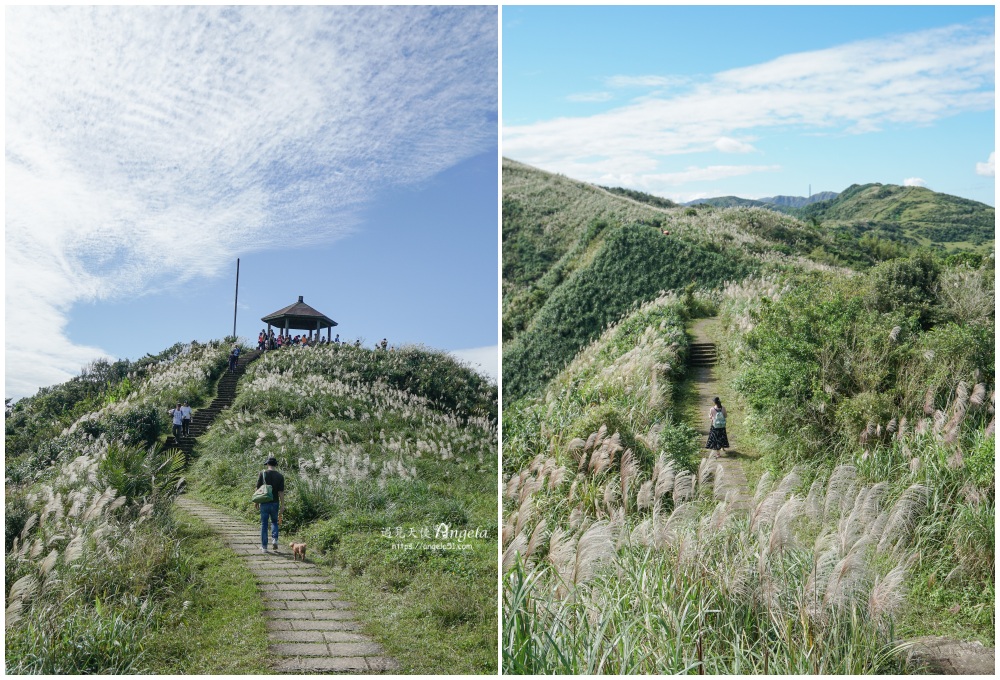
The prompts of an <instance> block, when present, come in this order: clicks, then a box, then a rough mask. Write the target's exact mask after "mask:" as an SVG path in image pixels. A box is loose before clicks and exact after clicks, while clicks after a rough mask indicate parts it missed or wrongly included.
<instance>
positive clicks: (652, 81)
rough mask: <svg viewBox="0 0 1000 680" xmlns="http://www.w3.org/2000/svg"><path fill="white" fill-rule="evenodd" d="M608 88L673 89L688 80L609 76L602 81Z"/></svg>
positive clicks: (674, 77) (668, 77)
mask: <svg viewBox="0 0 1000 680" xmlns="http://www.w3.org/2000/svg"><path fill="white" fill-rule="evenodd" d="M604 82H605V83H606V84H607V86H608V87H621V88H625V87H645V88H650V87H675V86H678V85H685V84H687V83H689V82H690V79H689V78H687V77H683V76H610V77H608V78H605V79H604Z"/></svg>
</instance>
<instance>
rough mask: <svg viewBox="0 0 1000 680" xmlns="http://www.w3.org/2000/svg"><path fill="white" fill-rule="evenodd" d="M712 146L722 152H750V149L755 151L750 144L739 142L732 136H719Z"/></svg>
mask: <svg viewBox="0 0 1000 680" xmlns="http://www.w3.org/2000/svg"><path fill="white" fill-rule="evenodd" d="M713 146H714V147H715V148H716V149H717V150H718V151H721V152H723V153H750V152H751V151H756V149H754V148H753V145H752V144H747V143H746V142H741V141H740V140H738V139H733V138H732V137H719V138H718V139H717V140H715V144H713Z"/></svg>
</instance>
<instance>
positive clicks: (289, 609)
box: [177, 496, 400, 674]
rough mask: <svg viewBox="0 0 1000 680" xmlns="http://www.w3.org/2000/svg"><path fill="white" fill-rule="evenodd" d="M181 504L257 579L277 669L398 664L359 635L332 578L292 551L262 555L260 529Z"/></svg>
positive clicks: (370, 668) (340, 669)
mask: <svg viewBox="0 0 1000 680" xmlns="http://www.w3.org/2000/svg"><path fill="white" fill-rule="evenodd" d="M177 505H178V506H180V507H181V508H183V509H184V510H186V511H188V512H190V513H191V514H192V515H195V516H196V517H199V518H201V519H202V520H204V521H205V522H206V523H207V524H208V525H209V526H211V527H212V528H213V529H214V530H215V531H217V532H218V533H219V535H220V536H221V537H222V540H223V541H224V542H225V544H226V545H227V546H228V547H229V548H230V549H231V550H232V551H233V552H235V553H236V554H237V555H239V556H240V557H242V558H243V559H244V560H245V561H246V563H247V566H249V568H250V571H252V572H253V573H254V575H255V576H256V577H257V583H258V585H259V587H260V591H261V597H263V598H264V600H265V602H266V603H267V605H268V607H267V610H266V611H265V616H266V617H267V629H268V641H269V642H270V644H269V645H268V651H269V652H270V655H271V658H272V659H274V664H273V665H274V669H275V670H276V671H278V672H284V673H352V674H358V673H384V672H393V671H398V670H399V667H400V666H399V663H398V662H397V661H396V660H395V659H392V658H389V657H388V656H386V655H385V650H383V649H382V646H381V645H379V644H378V643H376V642H373V641H372V640H371V639H370V638H368V637H367V636H365V635H363V634H362V633H360V632H359V631H360V630H361V625H360V624H359V623H358V620H357V619H356V618H355V616H354V612H353V611H351V608H352V605H351V603H350V602H347V601H345V600H343V599H341V597H340V595H339V594H338V593H337V592H336V591H335V590H334V589H333V587H332V586H331V583H330V579H329V577H328V576H326V575H325V574H324V573H323V572H322V571H320V569H319V568H318V567H316V566H314V565H312V564H310V563H308V562H296V561H294V560H293V559H292V555H291V551H290V549H289V548H288V547H287V544H286V546H285V547H283V548H280V550H279V552H278V553H274V552H272V551H268V553H267V554H264V553H262V552H261V551H260V526H259V525H253V524H249V523H247V522H243V521H240V520H238V519H235V518H233V517H231V516H230V515H227V514H225V513H223V512H222V511H220V510H216V509H215V508H212V507H210V506H208V505H205V504H204V503H200V502H198V501H196V500H194V499H193V498H188V497H185V496H181V497H180V498H178V499H177Z"/></svg>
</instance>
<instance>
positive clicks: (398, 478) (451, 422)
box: [193, 347, 496, 673]
mask: <svg viewBox="0 0 1000 680" xmlns="http://www.w3.org/2000/svg"><path fill="white" fill-rule="evenodd" d="M495 418H496V388H495V387H493V388H491V387H490V386H488V385H487V384H486V383H485V382H484V381H483V380H482V379H481V378H479V377H478V376H476V375H475V374H473V373H471V372H470V371H468V370H467V369H464V368H461V367H459V366H458V365H457V364H455V363H454V362H453V361H452V360H450V359H448V358H447V357H445V356H442V355H437V354H433V353H429V352H424V351H421V350H417V349H409V348H404V350H403V351H400V352H376V351H370V350H367V349H356V348H353V347H342V348H312V349H308V350H289V351H285V350H282V351H281V352H279V353H275V354H268V355H266V356H265V357H264V358H262V359H260V360H258V362H256V363H255V364H254V365H253V366H252V367H251V368H250V370H249V372H248V374H247V375H246V376H245V377H244V378H243V383H242V386H241V390H240V394H239V397H238V398H237V401H236V403H235V404H234V406H233V409H231V410H230V411H228V412H227V413H225V414H224V415H223V416H222V417H221V418H220V420H219V421H217V422H216V424H215V425H214V426H213V428H212V430H211V431H210V432H209V433H208V434H207V435H206V437H205V439H204V441H203V443H202V445H201V446H200V448H199V449H198V450H197V455H198V456H199V458H198V460H197V462H196V463H195V466H194V473H193V476H194V477H196V478H198V479H199V480H200V484H199V485H198V487H197V490H196V492H197V493H198V494H199V495H200V496H202V497H203V498H205V499H207V500H209V501H211V502H214V503H216V504H219V505H222V506H224V507H227V508H230V509H232V510H234V511H235V512H237V513H239V514H241V515H243V516H245V517H247V518H248V519H251V520H252V519H253V514H252V506H249V504H248V502H247V494H248V491H249V486H250V485H251V484H252V479H253V478H254V475H255V474H256V472H257V470H258V468H259V466H260V463H261V461H262V460H263V459H264V457H265V456H266V454H268V453H273V454H275V455H276V456H277V458H278V460H279V467H280V469H282V470H283V471H284V473H285V475H286V484H287V489H288V491H287V495H286V509H285V511H284V521H285V523H284V525H283V528H284V529H285V530H286V531H289V532H295V533H296V534H297V535H298V536H301V537H302V538H304V539H305V540H306V541H307V542H308V543H309V545H310V547H311V548H312V549H313V550H314V552H312V553H311V554H312V555H315V556H317V559H319V560H321V561H322V562H323V563H325V564H327V565H329V566H334V567H336V568H338V569H339V570H340V575H339V576H338V578H337V582H338V586H339V587H341V588H343V589H344V591H345V592H346V593H347V594H348V596H350V597H351V599H352V600H354V601H355V603H356V604H357V606H358V609H359V612H360V613H361V618H362V619H363V620H365V621H366V622H367V624H366V625H367V626H368V632H369V633H371V634H372V635H373V636H374V637H375V638H376V639H378V640H379V641H380V642H382V643H383V645H384V646H385V647H386V648H387V650H388V652H389V653H390V654H391V655H393V656H394V657H396V658H397V659H399V661H400V662H401V663H402V664H403V667H404V669H405V670H406V671H407V672H424V673H435V672H437V673H441V672H468V673H478V672H491V671H493V672H495V670H496V645H495V640H496V609H495V602H496V590H495V583H496V535H495V526H496V523H495V522H496V519H495V518H496V502H495V498H496V440H495V435H496V429H495ZM467 419H468V422H466V420H467ZM491 422H492V423H493V424H492V425H491V424H490V423H491ZM247 480H251V481H249V482H248V481H247ZM441 523H447V524H448V525H449V526H450V528H451V529H458V530H461V529H471V530H475V529H477V528H479V529H484V530H486V532H487V534H488V537H487V538H479V539H474V540H469V541H467V543H468V544H469V545H471V546H472V549H471V550H463V551H441V550H438V549H436V548H435V546H436V545H439V544H441V543H443V541H436V540H435V539H434V538H433V536H432V537H430V538H424V539H420V538H416V539H413V538H409V537H407V538H406V539H405V540H399V539H396V538H392V537H387V536H385V535H384V534H385V532H386V530H391V531H392V532H395V530H396V528H397V527H399V528H400V529H401V530H402V531H403V533H404V535H406V536H408V534H409V531H410V530H411V529H412V530H414V532H415V533H416V534H417V535H418V536H419V533H420V531H421V530H422V529H427V530H429V531H430V532H431V533H432V534H433V532H434V531H435V529H436V528H437V526H438V525H440V524H441ZM404 542H405V543H410V544H412V549H405V550H404V549H400V548H398V547H397V546H396V544H398V543H404Z"/></svg>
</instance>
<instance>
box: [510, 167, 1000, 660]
mask: <svg viewBox="0 0 1000 680" xmlns="http://www.w3.org/2000/svg"><path fill="white" fill-rule="evenodd" d="M505 171H506V172H509V173H510V175H511V176H512V177H514V178H516V181H514V182H512V184H513V186H514V187H515V188H516V191H512V192H511V193H510V194H508V192H507V189H506V186H505V192H504V193H505V213H504V218H505V219H504V239H505V244H506V243H507V242H508V241H511V242H514V241H516V240H518V239H523V240H524V241H526V242H538V239H540V238H541V237H542V236H543V235H544V236H545V238H547V239H549V240H550V241H551V242H555V241H556V240H558V238H563V239H566V243H567V245H566V246H565V247H564V248H563V249H562V250H561V251H559V257H558V258H557V259H555V260H551V261H547V262H538V261H535V262H534V265H533V266H534V269H533V270H532V275H531V276H525V277H523V278H519V275H520V274H522V273H523V272H525V271H526V268H525V267H522V262H521V260H520V258H519V253H518V252H512V253H505V270H504V276H505V281H504V286H505V288H504V293H505V295H504V322H505V345H504V364H503V372H504V383H505V402H504V413H503V419H504V426H503V435H504V444H503V452H504V459H503V481H504V517H503V532H502V543H503V547H504V555H503V573H504V577H503V632H504V639H503V643H502V648H503V669H504V672H506V673H513V674H517V673H539V674H540V673H594V674H596V673H648V674H663V673H692V672H700V671H704V672H706V673H719V674H732V673H743V674H747V673H763V674H768V673H779V674H780V673H789V674H791V673H795V674H800V673H810V674H818V673H844V674H861V673H865V674H867V673H909V672H921V671H922V668H921V667H920V666H919V665H916V664H913V663H911V662H909V661H907V658H906V655H905V654H903V653H901V650H902V649H903V648H905V646H906V643H905V641H906V640H910V639H912V638H915V637H918V636H926V635H945V636H950V637H954V638H958V639H961V640H978V641H980V642H982V643H984V644H986V645H992V644H993V641H994V633H995V631H994V624H993V616H994V599H995V585H994V582H995V563H994V557H993V555H994V524H995V523H994V514H995V472H994V460H995V456H994V450H995V435H994V428H995V417H994V416H995V414H994V407H995V398H994V389H995V373H994V368H993V366H994V362H995V345H994V337H995V318H994V314H995V293H994V284H993V281H994V276H995V273H994V265H993V257H992V254H973V255H960V256H954V255H947V254H946V253H945V251H943V250H941V249H933V248H920V247H916V248H914V249H910V248H907V247H904V246H902V245H900V244H898V243H895V242H892V241H886V240H882V239H879V238H878V237H877V236H873V235H872V234H870V233H866V234H865V235H863V236H862V237H857V236H854V235H852V232H851V231H850V230H848V229H840V228H838V227H837V226H836V225H831V226H830V227H829V228H827V224H826V223H825V222H822V220H819V219H817V220H816V221H815V222H802V221H800V220H798V219H796V218H794V217H791V216H787V215H782V214H779V213H777V212H775V211H773V210H768V209H762V208H759V207H735V208H726V209H719V208H714V207H711V206H702V207H699V208H697V209H695V208H665V209H656V208H654V207H652V206H646V207H645V208H644V210H645V212H644V213H639V214H636V215H635V216H634V217H632V220H633V221H632V222H622V221H614V220H612V218H610V217H606V216H608V215H613V214H614V211H613V209H612V206H615V205H616V202H619V201H628V200H629V199H626V198H622V197H619V196H613V195H610V194H599V193H596V192H595V191H594V190H593V189H592V188H588V187H587V185H583V184H580V183H576V182H573V181H572V180H567V179H565V178H561V177H554V176H551V175H547V174H545V173H540V172H538V171H534V170H532V169H530V168H526V167H525V166H521V165H517V164H513V163H509V164H507V165H505ZM546 187H552V188H553V190H552V192H551V193H547V189H546ZM890 193H891V192H890ZM850 198H851V196H850V195H848V199H850ZM583 206H587V208H588V209H584V208H583ZM639 208H640V206H634V205H633V204H632V203H628V204H627V206H626V204H621V205H618V209H619V210H623V211H624V210H626V209H627V210H638V209H639ZM595 214H597V215H600V216H601V217H597V218H591V216H592V215H595ZM845 214H846V213H845ZM907 214H909V213H907ZM664 231H669V232H670V234H669V235H667V234H664V233H662V232H664ZM830 263H833V264H839V265H844V264H850V265H852V267H850V268H848V267H845V266H829V265H830ZM740 268H742V272H740V271H738V270H739V269H740ZM743 272H748V273H750V274H749V276H746V277H745V278H742V280H740V281H739V282H736V283H729V284H724V281H725V280H726V279H727V278H734V279H735V278H740V277H742V273H743ZM672 277H675V278H672ZM692 278H694V279H695V285H694V286H689V285H686V284H689V282H690V281H691V279H692ZM657 285H660V286H662V287H663V288H667V289H672V290H673V291H675V292H672V293H667V294H665V295H658V294H657V292H655V291H653V289H654V288H655V287H656V286H657ZM678 289H682V292H681V293H680V294H678V292H677V291H678ZM653 298H655V299H653ZM605 311H610V312H613V314H614V316H611V315H610V314H609V316H610V318H607V317H604V316H602V315H603V314H604V313H605ZM710 315H711V316H718V319H717V320H712V321H710V322H699V324H698V325H697V327H698V328H699V329H701V330H700V331H699V332H708V331H705V330H704V329H705V328H712V329H715V330H713V331H711V332H712V333H718V336H717V337H715V336H713V337H712V339H713V340H714V341H715V342H717V343H718V347H719V351H720V357H721V361H720V364H719V365H717V366H716V367H715V368H714V369H712V374H711V378H710V380H709V382H711V384H713V385H714V386H715V387H717V389H718V390H719V394H722V395H723V397H724V398H725V399H726V402H727V405H728V408H729V410H730V414H729V419H730V421H731V422H732V423H733V427H732V429H731V430H730V436H731V437H732V436H734V435H735V437H736V439H734V442H735V443H734V446H735V447H737V448H736V449H734V451H737V452H738V453H737V454H736V455H735V456H734V457H733V460H732V462H733V463H734V465H736V466H738V467H739V468H740V469H742V468H743V467H745V469H746V470H745V472H746V476H747V478H749V479H751V480H753V482H754V485H753V486H751V485H750V484H746V483H744V482H743V481H740V483H739V485H740V487H741V490H742V493H743V494H744V496H743V498H745V499H746V500H745V501H741V500H740V494H739V493H734V492H733V491H734V490H733V489H732V488H730V489H729V491H728V492H726V491H720V490H719V489H718V488H717V487H716V485H715V484H712V483H708V482H709V481H711V477H712V475H713V474H717V473H716V472H713V469H714V468H713V467H712V466H711V465H709V464H708V463H707V462H706V461H702V462H701V463H699V453H700V450H699V449H700V447H701V446H703V445H704V439H702V438H700V437H697V436H696V435H695V431H694V430H693V428H692V427H691V425H692V424H695V425H697V424H698V422H697V421H696V420H695V419H694V418H695V417H698V416H693V415H692V412H693V409H692V408H689V407H690V406H691V404H690V403H688V401H690V400H688V401H685V399H687V397H686V396H685V395H689V394H691V393H692V392H695V393H698V394H699V395H700V396H701V398H702V400H706V397H705V396H704V395H701V394H700V392H698V390H697V389H696V387H695V385H694V382H695V381H694V379H689V378H688V376H687V374H686V371H685V362H686V357H687V350H688V341H689V340H688V338H689V335H687V334H686V333H685V331H686V330H689V328H688V327H689V325H694V324H691V320H692V319H694V318H697V317H702V316H710ZM691 332H693V331H691ZM699 379H700V380H703V381H704V376H702V377H701V378H699ZM702 384H708V383H704V382H703V383H699V385H702ZM507 397H514V398H509V399H508V398H507ZM699 406H704V405H703V404H700V405H699ZM698 413H699V415H700V414H701V413H703V409H698ZM727 462H728V461H727ZM735 469H736V467H730V468H729V470H731V471H732V470H735ZM742 474H743V473H742V472H740V473H739V474H734V478H736V479H739V477H740V475H742ZM725 476H726V475H725V474H723V477H725ZM722 481H723V482H724V481H725V479H723V480H722ZM743 487H745V488H743ZM723 488H725V487H723ZM747 506H749V507H747ZM901 640H902V641H904V643H903V644H902V646H901V645H900V641H901Z"/></svg>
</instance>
